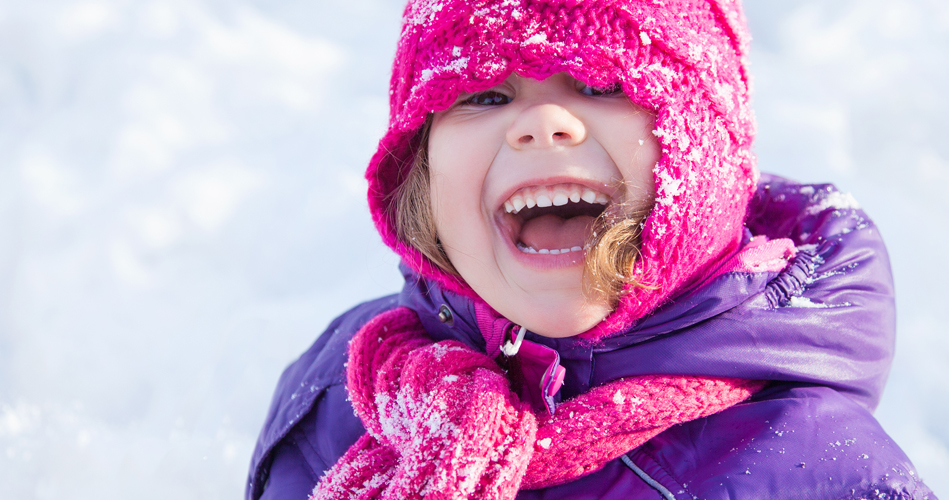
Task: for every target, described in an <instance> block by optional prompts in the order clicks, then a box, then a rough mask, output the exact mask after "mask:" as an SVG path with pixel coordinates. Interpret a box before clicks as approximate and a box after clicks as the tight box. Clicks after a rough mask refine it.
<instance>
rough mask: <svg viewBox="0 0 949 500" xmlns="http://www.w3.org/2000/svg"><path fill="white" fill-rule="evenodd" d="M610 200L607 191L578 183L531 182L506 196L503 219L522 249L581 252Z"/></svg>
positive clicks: (541, 252) (503, 222) (540, 252)
mask: <svg viewBox="0 0 949 500" xmlns="http://www.w3.org/2000/svg"><path fill="white" fill-rule="evenodd" d="M610 201H612V200H611V199H610V197H609V196H607V195H606V194H604V193H601V192H599V191H596V190H594V189H591V188H589V187H586V186H581V185H579V184H572V183H567V184H556V185H552V186H530V187H525V188H522V189H519V190H517V191H516V192H515V193H514V194H512V195H511V197H510V198H508V199H507V200H505V202H504V205H503V214H501V217H500V219H501V222H502V224H503V225H504V226H505V227H506V229H507V230H508V232H509V234H510V236H511V238H512V239H513V242H514V246H515V247H517V249H518V250H520V251H521V252H523V253H528V254H549V255H560V254H564V253H570V252H582V251H583V250H584V249H585V247H586V245H587V241H588V240H589V238H590V232H591V230H592V229H591V228H592V227H593V222H594V220H595V219H596V218H597V217H598V216H599V215H600V214H602V213H603V212H604V211H605V210H606V206H607V205H608V204H609V203H610Z"/></svg>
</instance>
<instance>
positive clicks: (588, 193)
mask: <svg viewBox="0 0 949 500" xmlns="http://www.w3.org/2000/svg"><path fill="white" fill-rule="evenodd" d="M580 199H582V200H583V201H585V202H587V203H593V202H594V201H596V192H595V191H593V190H592V189H584V190H583V194H581V195H580Z"/></svg>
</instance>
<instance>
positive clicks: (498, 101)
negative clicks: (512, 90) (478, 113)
mask: <svg viewBox="0 0 949 500" xmlns="http://www.w3.org/2000/svg"><path fill="white" fill-rule="evenodd" d="M463 102H464V104H471V105H474V106H501V105H504V104H508V103H510V102H511V97H509V96H507V95H505V94H502V93H501V92H498V91H497V90H487V91H485V92H478V93H477V94H471V95H470V96H469V97H468V98H467V99H465V100H464V101H463Z"/></svg>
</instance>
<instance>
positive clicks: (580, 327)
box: [428, 73, 661, 337]
mask: <svg viewBox="0 0 949 500" xmlns="http://www.w3.org/2000/svg"><path fill="white" fill-rule="evenodd" d="M653 124H654V116H653V115H652V114H651V113H650V112H648V111H646V110H644V109H643V108H641V107H639V106H636V105H634V104H633V103H631V102H630V101H629V100H628V99H627V98H626V96H625V95H624V94H623V93H622V92H619V91H616V90H614V89H596V88H591V87H588V86H586V85H584V84H582V83H580V82H578V81H577V80H575V79H573V78H571V77H570V76H569V75H567V74H564V73H561V74H557V75H553V76H551V77H550V78H547V79H546V80H543V81H537V80H533V79H530V78H524V77H520V76H517V75H512V76H511V77H509V78H508V79H507V80H506V81H505V82H504V83H502V84H501V85H498V86H497V87H494V88H492V89H489V90H487V91H485V92H479V93H476V94H467V95H463V96H461V98H459V100H458V102H457V103H456V104H455V105H454V106H453V107H451V108H450V109H448V110H446V111H442V112H439V113H436V114H435V117H434V121H433V122H432V128H431V133H430V136H429V142H428V154H429V165H430V169H431V183H432V185H431V188H432V206H433V208H434V212H435V224H436V227H437V230H438V236H439V239H440V240H441V243H442V245H443V246H444V248H445V252H446V253H447V254H448V258H449V259H450V260H451V263H452V264H453V265H454V266H455V268H456V269H457V270H458V272H459V273H460V274H461V276H462V277H463V278H464V279H465V281H467V283H468V284H469V285H470V286H471V288H472V289H473V290H474V291H475V292H476V293H478V295H480V296H481V297H482V298H483V299H484V300H485V301H486V302H487V303H488V304H490V305H491V306H492V307H493V308H494V309H496V310H497V311H498V312H499V313H501V314H503V315H504V316H505V317H507V318H508V319H510V320H511V321H514V322H515V323H517V324H519V325H521V326H524V327H527V328H528V329H529V330H531V331H533V332H536V333H538V334H541V335H545V336H548V337H569V336H572V335H577V334H579V333H582V332H584V331H586V330H589V329H590V328H592V327H593V326H595V325H596V324H597V323H598V322H600V320H602V319H603V318H604V317H606V315H607V314H609V312H610V306H609V304H607V303H606V302H605V301H604V300H598V299H591V298H588V297H586V296H585V295H584V293H583V283H582V279H583V249H582V247H583V245H584V243H585V240H586V239H587V237H588V235H589V231H590V227H591V224H592V222H593V219H594V217H595V216H596V215H597V214H599V213H600V212H602V210H603V208H604V207H605V205H606V204H608V203H618V202H624V203H628V204H630V205H633V207H635V208H642V209H647V210H648V208H650V207H651V206H652V200H653V196H654V194H655V183H654V180H653V173H652V169H653V167H654V166H655V165H656V163H657V162H658V161H659V156H660V154H661V151H660V147H659V144H658V141H657V140H656V138H655V136H654V135H653V134H652V131H653V126H654V125H653ZM620 186H624V187H625V189H624V188H622V187H620Z"/></svg>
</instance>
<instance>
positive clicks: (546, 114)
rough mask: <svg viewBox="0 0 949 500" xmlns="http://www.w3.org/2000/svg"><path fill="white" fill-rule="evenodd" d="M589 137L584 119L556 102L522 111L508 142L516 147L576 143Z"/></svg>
mask: <svg viewBox="0 0 949 500" xmlns="http://www.w3.org/2000/svg"><path fill="white" fill-rule="evenodd" d="M586 137H587V131H586V127H585V126H584V125H583V122H582V121H581V120H580V119H579V118H577V117H576V116H574V115H573V114H572V113H570V111H569V110H567V109H566V108H564V107H563V106H560V105H558V104H554V103H543V104H537V105H534V106H531V107H529V108H527V109H525V110H523V111H521V113H520V114H519V115H518V116H517V118H516V119H515V120H514V123H512V124H511V127H510V128H509V129H508V131H507V142H508V144H510V146H511V147H512V148H514V149H517V150H524V149H543V148H550V147H554V146H574V145H577V144H580V143H581V142H583V141H584V140H586Z"/></svg>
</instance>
